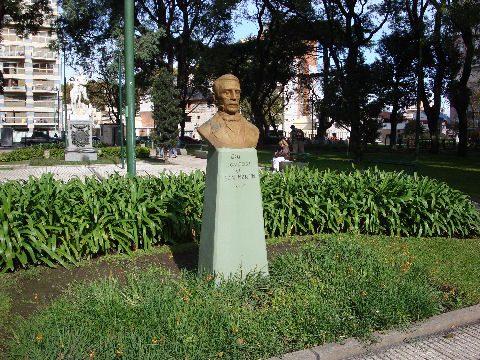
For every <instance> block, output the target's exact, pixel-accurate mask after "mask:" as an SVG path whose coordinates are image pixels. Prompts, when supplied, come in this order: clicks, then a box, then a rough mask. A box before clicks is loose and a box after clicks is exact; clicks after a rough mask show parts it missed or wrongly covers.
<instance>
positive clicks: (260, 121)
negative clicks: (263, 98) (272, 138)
mask: <svg viewBox="0 0 480 360" xmlns="http://www.w3.org/2000/svg"><path fill="white" fill-rule="evenodd" d="M251 106H252V114H253V122H254V123H255V126H256V127H257V128H258V130H259V131H260V135H259V138H258V147H259V148H262V147H263V145H264V144H265V133H266V131H265V125H266V121H265V114H264V113H263V108H262V106H261V104H258V103H257V102H252V103H251Z"/></svg>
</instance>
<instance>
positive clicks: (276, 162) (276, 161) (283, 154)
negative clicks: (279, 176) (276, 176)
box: [272, 139, 290, 171]
mask: <svg viewBox="0 0 480 360" xmlns="http://www.w3.org/2000/svg"><path fill="white" fill-rule="evenodd" d="M278 145H279V148H278V149H277V151H275V155H274V157H273V160H272V166H273V171H279V170H280V163H281V162H282V161H285V160H289V159H290V149H289V147H288V143H287V140H285V139H282V140H280V141H279V143H278Z"/></svg>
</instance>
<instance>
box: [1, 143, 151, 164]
mask: <svg viewBox="0 0 480 360" xmlns="http://www.w3.org/2000/svg"><path fill="white" fill-rule="evenodd" d="M45 150H48V151H49V152H50V156H49V157H50V158H51V159H59V160H63V158H64V149H63V148H61V147H42V146H32V147H30V148H22V149H16V150H12V151H10V152H8V153H2V154H0V162H12V161H25V160H31V159H38V158H43V157H44V153H45ZM97 151H98V157H99V158H101V157H105V158H113V157H120V148H119V147H104V148H101V149H98V150H97ZM135 154H136V157H137V158H138V159H146V158H148V157H149V156H150V149H149V148H146V147H136V148H135Z"/></svg>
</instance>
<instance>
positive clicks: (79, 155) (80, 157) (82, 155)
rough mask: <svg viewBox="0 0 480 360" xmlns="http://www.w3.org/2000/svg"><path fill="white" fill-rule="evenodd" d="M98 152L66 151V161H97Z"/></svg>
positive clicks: (90, 150)
mask: <svg viewBox="0 0 480 360" xmlns="http://www.w3.org/2000/svg"><path fill="white" fill-rule="evenodd" d="M95 160H97V150H95V149H93V148H91V149H75V150H69V149H65V161H95Z"/></svg>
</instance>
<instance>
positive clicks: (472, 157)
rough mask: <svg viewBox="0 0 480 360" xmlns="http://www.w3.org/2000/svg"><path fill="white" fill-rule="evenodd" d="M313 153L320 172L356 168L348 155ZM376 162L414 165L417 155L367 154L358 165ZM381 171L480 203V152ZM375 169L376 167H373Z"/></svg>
mask: <svg viewBox="0 0 480 360" xmlns="http://www.w3.org/2000/svg"><path fill="white" fill-rule="evenodd" d="M307 152H310V154H311V155H310V159H309V164H310V166H311V167H315V168H318V169H321V170H323V169H331V170H338V171H349V170H350V169H351V168H352V157H351V156H348V155H347V153H346V150H345V151H335V152H333V151H331V150H313V151H310V150H307ZM272 156H273V152H272V151H268V150H261V151H258V158H259V163H261V164H264V165H269V164H271V161H272ZM374 159H377V160H378V159H382V160H395V161H409V162H410V161H413V160H414V153H413V152H407V151H400V152H367V153H364V155H363V161H362V162H361V163H360V164H358V165H356V166H357V167H358V168H360V169H363V168H365V167H367V166H369V164H368V161H369V160H374ZM375 165H376V166H377V167H378V168H379V169H381V170H385V171H404V172H407V173H413V172H414V171H417V173H418V174H419V175H423V176H428V177H431V178H435V179H437V180H439V181H443V182H446V183H447V184H448V185H450V186H451V187H452V188H454V189H457V190H460V191H463V192H465V193H466V194H468V195H470V196H471V197H473V198H476V199H480V187H479V186H478V181H479V179H480V152H478V151H473V150H472V151H470V153H469V156H468V157H467V158H461V157H458V156H457V155H456V152H454V151H443V152H441V153H440V154H439V155H433V154H430V153H421V154H420V158H419V161H418V167H417V168H416V169H415V168H414V167H411V166H403V165H391V164H375ZM370 166H372V165H370Z"/></svg>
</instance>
